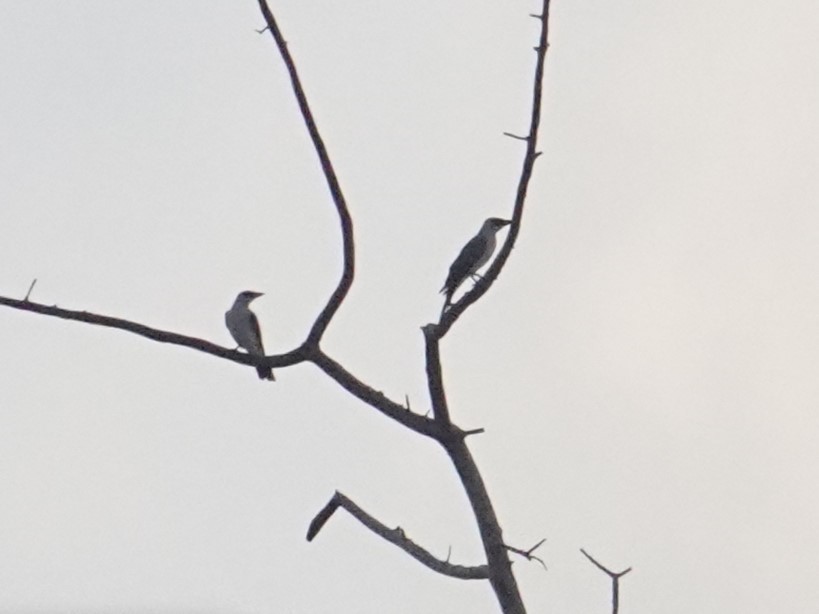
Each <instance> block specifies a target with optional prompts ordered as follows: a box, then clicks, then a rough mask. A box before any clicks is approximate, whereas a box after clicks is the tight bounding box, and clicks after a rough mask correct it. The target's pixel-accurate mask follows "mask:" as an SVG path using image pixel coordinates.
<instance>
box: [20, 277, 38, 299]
mask: <svg viewBox="0 0 819 614" xmlns="http://www.w3.org/2000/svg"><path fill="white" fill-rule="evenodd" d="M36 283H37V278H36V277H35V278H34V279H33V280H31V285H30V286H29V287H28V292H26V296H25V298H24V299H23V302H25V303H28V299H29V297H30V296H31V291H32V290H34V284H36Z"/></svg>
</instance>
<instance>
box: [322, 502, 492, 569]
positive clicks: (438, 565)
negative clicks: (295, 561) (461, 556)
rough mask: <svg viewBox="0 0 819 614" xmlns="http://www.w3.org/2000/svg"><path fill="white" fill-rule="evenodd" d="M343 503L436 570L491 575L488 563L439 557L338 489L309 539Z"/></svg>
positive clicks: (323, 510)
mask: <svg viewBox="0 0 819 614" xmlns="http://www.w3.org/2000/svg"><path fill="white" fill-rule="evenodd" d="M339 507H341V508H344V509H345V510H347V512H349V513H350V515H352V516H353V518H355V519H356V520H358V521H359V522H360V523H361V524H363V525H364V526H365V527H367V528H368V529H369V530H370V531H372V532H373V533H375V534H376V535H378V536H379V537H381V538H383V539H385V540H387V541H388V542H390V543H391V544H394V545H396V546H398V547H399V548H401V549H402V550H403V551H404V552H406V553H407V554H409V555H410V556H411V557H413V558H414V559H415V560H417V561H419V562H420V563H423V564H424V565H426V566H427V567H429V568H430V569H431V570H433V571H437V572H438V573H440V574H443V575H445V576H450V577H452V578H460V579H461V580H485V579H486V578H488V577H489V571H488V569H487V567H486V565H476V566H474V567H466V566H463V565H453V564H452V563H450V562H449V556H447V559H446V560H445V561H442V560H441V559H438V558H435V557H434V556H433V555H432V554H430V552H428V551H427V550H425V549H424V548H422V547H421V546H419V545H418V544H416V543H415V542H413V541H412V540H411V539H410V538H408V537H407V536H406V534H405V533H404V530H403V529H402V528H401V527H396V528H395V529H390V528H389V527H388V526H386V525H385V524H383V523H381V522H380V521H378V520H376V519H375V518H374V517H372V516H371V515H370V514H368V513H367V512H365V511H364V510H363V509H361V508H360V507H359V506H358V505H356V504H355V503H354V502H353V501H351V500H350V499H349V498H347V497H346V496H344V495H343V494H341V493H340V492H338V491H336V492H335V494H334V495H333V496H332V497H331V498H330V500H329V501H328V502H327V505H325V506H324V507H323V508H321V510H320V511H319V513H318V514H316V516H315V518H313V521H312V522H311V523H310V527H309V528H308V529H307V541H313V539H314V538H315V537H316V535H318V533H319V531H321V529H322V527H324V525H325V523H326V522H327V521H328V520H329V519H330V516H332V515H333V513H334V512H335V511H336V510H337V509H338V508H339Z"/></svg>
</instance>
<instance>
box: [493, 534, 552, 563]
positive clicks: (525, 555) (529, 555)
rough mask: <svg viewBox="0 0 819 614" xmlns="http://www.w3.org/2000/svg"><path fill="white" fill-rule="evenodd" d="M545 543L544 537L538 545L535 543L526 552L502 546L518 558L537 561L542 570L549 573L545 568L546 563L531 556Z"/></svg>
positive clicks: (537, 557)
mask: <svg viewBox="0 0 819 614" xmlns="http://www.w3.org/2000/svg"><path fill="white" fill-rule="evenodd" d="M545 541H546V538H545V537H544V538H543V539H541V540H540V541H539V542H538V543H536V544H535V545H534V546H532V547H531V548H529V549H528V550H521V549H520V548H515V547H514V546H508V545H506V544H504V545H503V546H504V548H506V549H507V550H508V551H509V552H514V553H515V554H517V555H519V556H522V557H523V558H525V559H526V560H529V561H537V562H538V563H540V564H541V565H542V566H543V569H545V570H546V571H549V569H548V568H547V567H546V563H544V562H543V559H541V558H540V557H539V556H535V555H534V554H532V553H533V552H534V551H535V550H537V549H538V548H540V546H542V545H543V543H544V542H545Z"/></svg>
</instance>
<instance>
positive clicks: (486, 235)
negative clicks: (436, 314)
mask: <svg viewBox="0 0 819 614" xmlns="http://www.w3.org/2000/svg"><path fill="white" fill-rule="evenodd" d="M510 223H511V222H510V221H509V220H502V219H501V218H499V217H490V218H489V219H488V220H486V221H485V222H484V223H483V226H481V229H480V230H479V231H478V234H476V235H475V236H474V237H472V238H471V239H470V240H469V243H467V244H466V245H464V248H463V249H462V250H461V253H460V254H458V257H457V258H455V262H453V263H452V266H450V267H449V275H447V278H446V281H445V282H444V287H443V288H441V293H442V294H444V295H445V296H446V300H445V301H444V311H445V310H446V308H447V307H449V305H450V304H451V303H452V295H453V294H455V290H457V289H458V286H460V285H461V284H462V283H463V282H464V281H466V278H467V277H471V278H473V279H474V278H475V277H478V274H477V270H478V269H479V268H481V267H482V266H483V265H485V264H486V263H487V261H488V260H489V258H490V257H491V256H492V252H494V251H495V244H496V241H495V233H496V232H498V231H499V230H500V229H501V228H503V227H504V226H507V225H508V224H510ZM441 313H443V311H442V312H441Z"/></svg>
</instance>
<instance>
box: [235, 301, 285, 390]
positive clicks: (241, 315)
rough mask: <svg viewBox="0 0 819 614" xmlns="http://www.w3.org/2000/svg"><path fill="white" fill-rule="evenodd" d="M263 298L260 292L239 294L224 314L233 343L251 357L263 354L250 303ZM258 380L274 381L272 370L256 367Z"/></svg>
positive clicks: (262, 346) (257, 327) (257, 326)
mask: <svg viewBox="0 0 819 614" xmlns="http://www.w3.org/2000/svg"><path fill="white" fill-rule="evenodd" d="M260 296H263V294H262V293H261V292H253V291H252V290H245V291H244V292H240V293H239V295H238V296H237V297H236V300H235V301H233V306H232V307H231V308H230V309H228V310H227V311H226V312H225V324H226V325H227V329H228V330H229V331H230V334H231V336H232V337H233V339H234V341H236V343H238V344H239V345H240V346H241V347H243V348H244V349H245V350H247V353H248V354H250V355H251V356H257V357H259V356H261V357H263V356H264V355H265V354H264V345H263V344H262V332H261V330H259V319H258V318H257V317H256V314H255V313H253V312H252V311H250V302H251V301H253V300H254V299H257V298H259V297H260ZM256 373H258V374H259V379H266V380H271V381H276V378H275V377H274V375H273V369H271V368H270V367H266V366H261V365H260V366H258V367H256Z"/></svg>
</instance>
